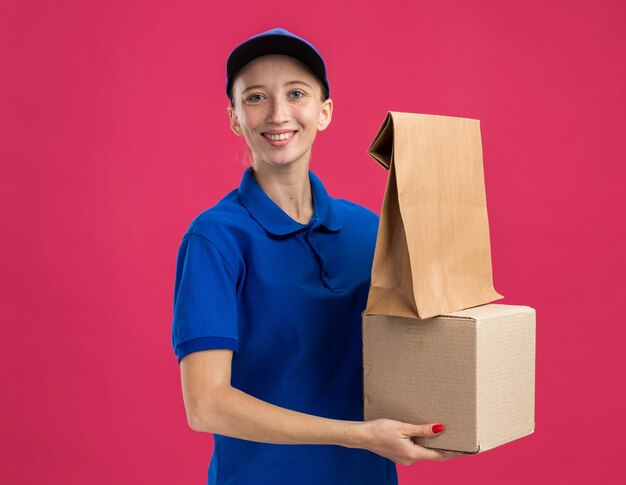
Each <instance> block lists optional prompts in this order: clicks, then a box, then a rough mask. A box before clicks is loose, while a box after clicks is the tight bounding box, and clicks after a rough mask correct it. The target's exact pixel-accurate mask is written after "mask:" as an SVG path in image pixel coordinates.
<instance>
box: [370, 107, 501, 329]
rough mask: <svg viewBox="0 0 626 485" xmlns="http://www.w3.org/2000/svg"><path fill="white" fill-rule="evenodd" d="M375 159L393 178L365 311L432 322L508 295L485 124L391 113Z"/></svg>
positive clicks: (375, 148) (378, 140)
mask: <svg viewBox="0 0 626 485" xmlns="http://www.w3.org/2000/svg"><path fill="white" fill-rule="evenodd" d="M369 154H370V155H371V156H372V158H374V159H375V160H376V161H377V162H378V163H380V164H381V165H382V166H383V167H385V168H386V169H388V170H389V178H388V181H387V188H386V191H385V197H384V200H383V206H382V209H381V215H380V225H379V229H378V236H377V241H376V251H375V253H374V263H373V267H372V282H371V287H370V292H369V296H368V301H367V307H366V309H365V314H366V315H396V316H404V317H417V318H429V317H433V316H436V315H441V314H444V313H449V312H454V311H457V310H462V309H464V308H470V307H474V306H477V305H482V304H485V303H489V302H492V301H494V300H497V299H499V298H502V295H500V294H498V293H497V292H496V291H495V289H494V287H493V279H492V271H491V249H490V244H489V222H488V219H487V204H486V197H485V182H484V175H483V161H482V145H481V139H480V125H479V121H478V120H471V119H466V118H454V117H450V116H436V115H424V114H413V113H398V112H389V113H388V114H387V117H386V118H385V121H384V122H383V124H382V126H381V128H380V130H379V131H378V134H377V135H376V138H375V139H374V141H373V142H372V145H371V147H370V149H369Z"/></svg>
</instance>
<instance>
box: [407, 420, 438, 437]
mask: <svg viewBox="0 0 626 485" xmlns="http://www.w3.org/2000/svg"><path fill="white" fill-rule="evenodd" d="M442 432H443V424H440V423H431V424H407V428H406V433H407V434H408V435H409V436H423V437H430V436H438V435H439V434H441V433H442Z"/></svg>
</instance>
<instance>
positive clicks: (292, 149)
mask: <svg viewBox="0 0 626 485" xmlns="http://www.w3.org/2000/svg"><path fill="white" fill-rule="evenodd" d="M232 90H233V96H232V98H233V106H230V107H229V108H228V113H229V116H230V126H231V128H232V130H233V131H234V132H235V133H236V134H237V135H239V136H243V137H244V138H245V140H246V143H247V144H248V146H249V147H250V150H251V151H252V157H253V159H254V166H255V167H258V165H259V164H267V165H270V166H272V167H274V168H281V167H285V166H289V165H291V164H294V163H295V164H306V165H307V166H308V162H309V158H310V156H311V146H312V145H313V141H314V140H315V135H316V134H317V132H318V131H321V130H324V129H326V127H327V126H328V125H329V123H330V120H331V117H332V108H333V103H332V100H330V99H327V100H325V101H322V87H321V85H320V82H319V81H318V79H317V78H316V77H315V75H313V74H312V73H311V72H310V71H309V70H308V69H307V68H306V67H305V66H304V65H303V64H301V63H300V61H298V60H296V59H294V58H292V57H289V56H279V55H270V56H262V57H258V58H256V59H254V60H253V61H251V62H249V63H248V64H246V66H244V68H243V69H242V70H241V71H240V72H239V73H238V74H237V77H236V78H235V81H234V83H233V88H232Z"/></svg>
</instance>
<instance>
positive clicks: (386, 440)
mask: <svg viewBox="0 0 626 485" xmlns="http://www.w3.org/2000/svg"><path fill="white" fill-rule="evenodd" d="M433 426H438V427H439V426H441V429H442V428H443V426H442V425H438V424H437V423H431V424H409V423H403V422H400V421H394V420H391V419H375V420H372V421H365V422H363V423H358V425H357V426H356V428H357V429H354V431H355V432H356V433H355V435H354V436H355V442H354V444H355V445H356V446H358V447H359V448H364V449H366V450H370V451H373V452H374V453H376V454H378V455H381V456H384V457H385V458H389V459H390V460H392V461H394V462H396V463H400V464H402V465H410V464H411V463H413V462H416V461H420V460H429V461H444V460H449V459H450V458H454V457H456V456H458V453H448V452H440V451H435V450H430V449H428V448H424V447H423V446H420V445H418V444H415V443H414V442H413V441H412V440H411V438H412V437H431V436H438V435H439V433H441V432H442V431H439V432H435V431H437V430H438V427H435V428H434V429H435V431H433Z"/></svg>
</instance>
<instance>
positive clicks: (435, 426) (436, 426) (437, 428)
mask: <svg viewBox="0 0 626 485" xmlns="http://www.w3.org/2000/svg"><path fill="white" fill-rule="evenodd" d="M442 431H443V424H433V433H441V432H442Z"/></svg>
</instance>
